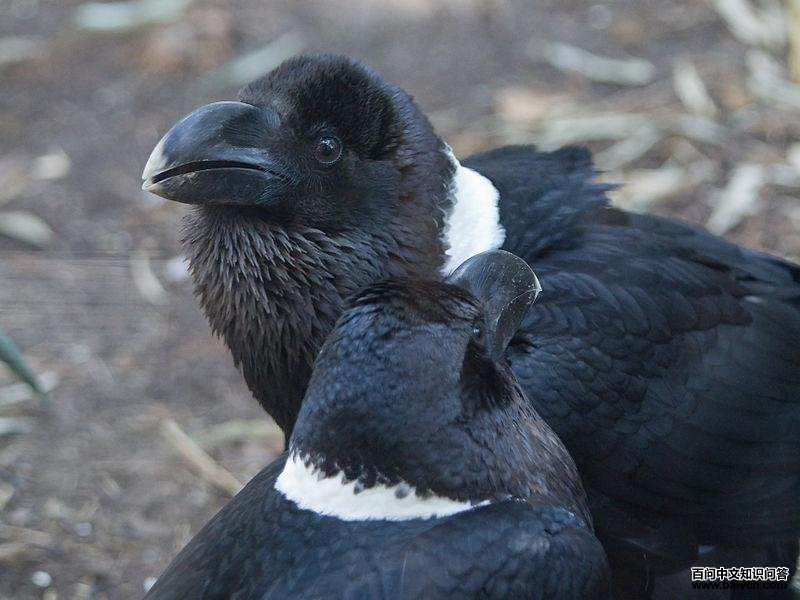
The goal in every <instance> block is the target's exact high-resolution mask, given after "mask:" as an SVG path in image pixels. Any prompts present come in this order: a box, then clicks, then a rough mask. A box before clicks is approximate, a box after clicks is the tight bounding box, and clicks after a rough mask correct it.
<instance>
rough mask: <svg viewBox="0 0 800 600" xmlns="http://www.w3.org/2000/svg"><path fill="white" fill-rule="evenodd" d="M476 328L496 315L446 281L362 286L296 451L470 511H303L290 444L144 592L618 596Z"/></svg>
mask: <svg viewBox="0 0 800 600" xmlns="http://www.w3.org/2000/svg"><path fill="white" fill-rule="evenodd" d="M510 258H511V259H513V260H516V261H518V260H519V259H516V258H515V257H510ZM480 259H481V257H477V259H476V260H480ZM503 260H509V259H506V258H503ZM525 268H527V267H525ZM492 290H493V291H494V292H495V293H500V294H502V291H498V288H497V286H493V287H492ZM518 295H519V292H518V291H517V292H516V293H514V294H507V298H508V299H509V300H513V299H514V298H515V297H517V296H518ZM526 306H527V304H526ZM521 317H522V315H521V314H520V316H519V319H518V320H517V321H516V322H515V323H511V325H509V324H507V323H506V324H502V325H500V327H514V328H515V327H516V326H518V325H519V321H520V320H521ZM482 328H485V329H487V330H492V329H493V328H494V329H496V328H497V325H495V324H492V320H491V319H486V318H485V311H484V310H483V309H482V308H481V305H480V304H479V303H478V302H477V301H476V300H475V299H474V298H473V297H472V296H471V295H469V294H467V293H465V292H464V291H462V290H461V289H459V288H457V287H455V286H452V285H445V284H439V283H436V282H427V283H425V284H420V283H412V282H410V281H402V280H393V281H389V282H386V283H380V284H376V285H374V286H371V287H369V288H367V289H366V290H364V291H363V292H361V293H359V294H358V295H357V296H356V297H355V298H354V299H353V302H352V305H351V308H350V309H349V310H348V311H347V312H345V314H344V315H343V317H342V318H341V319H340V320H339V322H338V324H337V326H336V328H335V329H334V331H333V332H332V334H331V336H330V337H329V339H328V341H327V342H326V343H325V346H324V347H323V349H322V351H321V353H320V356H319V358H318V360H317V362H316V366H315V368H314V373H313V376H312V379H311V383H310V384H309V388H308V392H307V394H306V398H305V400H304V403H303V408H302V410H301V412H300V416H299V419H298V422H297V427H296V428H295V431H294V434H293V436H292V438H291V443H290V449H289V455H290V456H300V457H303V460H304V461H305V462H306V464H308V465H313V467H314V468H315V469H316V473H318V476H319V477H320V478H321V477H323V476H328V477H337V476H338V477H342V476H343V477H344V478H345V480H347V481H356V482H357V483H358V485H359V486H360V488H359V489H360V491H359V492H358V493H366V492H368V491H370V490H371V489H372V488H375V487H376V486H380V485H386V486H401V487H398V488H397V489H398V490H399V489H402V486H412V487H410V488H408V487H407V491H406V493H410V494H416V495H417V496H418V497H419V498H426V497H430V496H431V495H432V494H435V495H436V496H437V497H446V498H451V499H453V500H460V501H465V502H470V503H472V504H474V505H475V506H474V507H473V508H472V509H468V510H466V511H464V512H459V513H456V514H452V515H449V516H441V517H437V518H427V519H425V518H411V519H406V520H399V521H392V520H383V519H377V518H375V519H370V520H365V519H361V520H344V519H343V518H338V517H337V516H332V515H331V514H327V513H320V512H313V511H312V510H304V509H301V508H299V507H298V505H297V504H296V503H295V501H293V500H291V499H289V498H288V496H286V495H284V493H283V492H282V491H279V490H278V489H276V488H275V485H276V480H277V479H278V476H279V474H280V473H281V471H282V470H283V469H284V466H285V463H286V461H287V456H286V455H283V456H282V457H281V458H280V459H278V460H277V461H276V462H274V463H273V464H272V465H270V466H269V467H267V468H266V469H264V470H263V471H262V472H261V473H260V474H259V475H257V476H256V477H255V478H254V479H253V480H252V481H251V482H250V483H249V484H248V485H247V487H246V488H245V489H244V490H243V491H242V492H241V493H240V494H238V495H237V496H236V498H234V500H233V501H231V502H230V503H229V504H228V505H227V506H226V507H225V508H224V509H223V510H222V511H220V513H219V514H217V515H216V516H215V517H214V518H213V519H212V520H211V521H210V522H209V523H208V524H207V525H206V526H205V527H204V528H203V530H202V531H201V532H200V533H198V535H197V536H196V537H195V538H194V539H193V540H192V541H190V542H189V544H188V545H187V546H186V548H184V550H183V551H181V553H180V554H179V555H178V556H177V557H176V558H175V560H174V561H173V562H172V564H171V565H170V566H169V567H168V568H167V570H166V571H165V572H164V574H162V575H161V577H160V578H159V579H158V581H157V583H156V584H155V586H154V587H153V588H152V589H151V590H150V592H149V594H148V595H147V598H149V599H151V600H155V599H161V598H170V599H182V598H191V599H212V598H231V597H236V598H242V599H244V598H353V599H355V598H358V599H361V598H497V599H501V598H542V599H545V598H547V599H555V598H574V599H576V600H578V599H591V598H608V597H609V592H610V575H609V572H608V566H607V563H606V559H605V555H604V553H603V550H602V547H601V545H600V543H599V542H598V541H597V539H596V538H595V537H594V536H593V535H592V530H591V521H590V517H589V516H588V511H587V508H586V504H585V494H584V492H583V489H582V487H581V484H580V480H579V478H578V475H577V471H576V470H575V466H574V464H573V462H572V460H571V458H570V457H569V455H568V453H567V451H566V450H565V449H564V447H563V445H562V444H561V443H560V442H559V441H558V438H557V437H556V436H555V435H554V434H553V432H552V431H551V430H550V428H549V427H548V426H547V425H546V424H545V423H544V421H543V420H542V419H540V418H539V417H538V416H537V415H536V414H535V412H534V411H533V410H532V408H531V405H530V403H529V402H527V401H526V400H525V399H524V397H523V395H522V393H521V390H520V388H519V386H517V384H516V382H515V381H514V378H513V375H512V374H511V371H510V369H509V367H508V365H507V364H506V363H505V360H504V359H503V358H502V357H501V358H500V359H499V362H497V361H495V360H494V359H493V358H492V357H491V356H490V355H489V354H488V353H487V351H486V348H485V346H486V344H485V340H486V339H487V334H484V332H483V331H482V330H481V329H482ZM476 330H477V331H476ZM488 335H489V337H491V335H490V334H488ZM432 357H436V359H437V360H436V363H435V364H434V363H432V361H431V358H432ZM432 371H436V372H437V373H438V376H437V377H431V376H428V375H431V373H430V372H432ZM408 490H410V491H408ZM389 493H390V494H391V493H394V492H392V491H391V488H390V490H389ZM350 494H351V497H352V495H353V492H350ZM397 498H401V496H397ZM323 502H324V500H323ZM486 502H488V504H481V503H486ZM376 505H377V503H376ZM331 510H333V509H331Z"/></svg>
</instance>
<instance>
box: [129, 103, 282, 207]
mask: <svg viewBox="0 0 800 600" xmlns="http://www.w3.org/2000/svg"><path fill="white" fill-rule="evenodd" d="M277 120H278V119H277V116H276V115H275V114H274V113H271V112H269V111H268V110H266V109H259V108H257V107H255V106H252V105H250V104H244V103H242V102H215V103H213V104H207V105H206V106H202V107H200V108H198V109H197V110H195V111H194V112H192V113H190V114H188V115H186V116H185V117H184V118H183V119H181V120H180V121H178V123H176V124H175V125H174V126H173V127H172V129H170V130H169V131H168V132H167V134H166V135H165V136H164V137H163V138H161V141H160V142H158V144H157V145H156V147H155V148H154V149H153V152H152V154H151V155H150V158H149V160H148V161H147V165H145V168H144V173H142V179H144V183H143V185H142V189H143V190H145V191H147V192H152V193H153V194H158V195H159V196H163V197H164V198H167V199H168V200H174V201H176V202H184V203H187V204H206V203H216V204H247V205H254V204H268V203H270V201H272V200H274V199H276V198H278V197H279V196H280V193H281V191H282V190H283V189H284V188H285V186H286V182H287V180H288V179H289V178H288V177H287V176H286V173H285V169H284V168H282V167H281V166H280V165H278V164H277V163H276V161H275V160H274V157H273V156H271V155H270V152H269V151H268V150H267V149H266V148H267V146H268V143H269V140H270V138H271V137H274V132H275V130H276V129H277Z"/></svg>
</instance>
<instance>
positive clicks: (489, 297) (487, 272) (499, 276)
mask: <svg viewBox="0 0 800 600" xmlns="http://www.w3.org/2000/svg"><path fill="white" fill-rule="evenodd" d="M447 281H448V282H449V283H452V284H454V285H458V286H461V287H463V288H464V289H466V290H468V291H469V292H471V293H472V295H473V296H475V297H476V298H477V299H478V300H480V301H481V302H483V306H484V310H485V311H486V327H487V331H486V332H485V335H486V346H487V350H488V351H489V354H490V355H491V356H492V358H494V359H499V358H500V357H501V356H502V355H503V353H504V352H505V350H506V347H507V346H508V343H509V342H510V341H511V338H512V337H514V334H515V333H516V332H517V330H518V329H519V327H520V325H522V320H523V319H524V318H525V315H526V314H527V313H528V309H529V308H530V307H531V305H532V304H533V302H534V301H535V300H536V297H537V296H538V295H539V292H541V291H542V286H541V285H540V284H539V279H538V278H537V277H536V274H535V273H534V272H533V270H532V269H531V268H530V267H529V266H528V263H526V262H525V261H524V260H522V259H521V258H520V257H519V256H516V255H515V254H511V253H510V252H506V251H505V250H490V251H489V252H483V253H481V254H476V255H475V256H473V257H471V258H469V259H467V260H466V261H464V262H463V263H461V265H460V266H459V267H458V268H457V269H456V270H455V271H453V273H452V274H451V275H450V276H449V277H448V278H447Z"/></svg>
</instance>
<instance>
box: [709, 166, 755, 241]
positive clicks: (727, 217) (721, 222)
mask: <svg viewBox="0 0 800 600" xmlns="http://www.w3.org/2000/svg"><path fill="white" fill-rule="evenodd" d="M763 185H764V167H762V166H761V165H752V164H742V165H739V166H737V167H736V168H735V169H734V170H733V172H732V173H731V177H730V179H729V180H728V185H727V186H725V189H724V190H723V191H722V192H721V193H720V194H719V196H718V199H717V202H716V204H715V206H714V210H713V211H712V212H711V216H710V217H709V218H708V222H707V223H706V225H707V227H708V229H709V231H711V232H712V233H716V234H717V235H722V234H723V233H727V232H728V231H730V230H731V229H733V228H734V227H736V226H737V225H738V224H739V223H740V222H741V220H742V219H743V218H744V217H745V216H747V215H750V214H753V213H754V212H755V211H756V205H757V203H758V200H759V195H760V192H761V188H762V186H763Z"/></svg>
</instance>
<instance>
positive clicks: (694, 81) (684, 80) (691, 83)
mask: <svg viewBox="0 0 800 600" xmlns="http://www.w3.org/2000/svg"><path fill="white" fill-rule="evenodd" d="M672 86H673V87H674V88H675V95H677V96H678V99H679V100H680V101H681V102H682V103H683V105H684V106H685V107H686V110H688V111H689V112H690V113H693V114H696V115H702V116H704V117H715V116H716V115H717V113H719V110H718V109H717V106H716V104H714V101H713V100H712V99H711V95H710V94H709V93H708V89H707V88H706V85H705V83H703V79H702V78H701V77H700V73H698V71H697V68H696V67H695V66H694V63H693V62H692V61H690V60H689V59H686V58H683V59H678V60H676V61H675V64H674V65H673V68H672Z"/></svg>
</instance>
